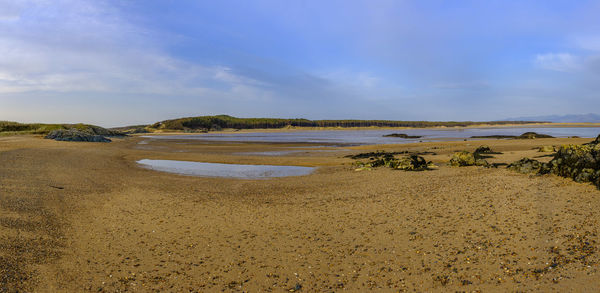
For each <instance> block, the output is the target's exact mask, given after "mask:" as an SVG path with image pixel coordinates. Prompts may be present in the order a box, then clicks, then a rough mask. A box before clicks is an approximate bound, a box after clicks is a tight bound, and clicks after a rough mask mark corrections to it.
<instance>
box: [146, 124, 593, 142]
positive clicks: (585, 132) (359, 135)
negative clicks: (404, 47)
mask: <svg viewBox="0 0 600 293" xmlns="http://www.w3.org/2000/svg"><path fill="white" fill-rule="evenodd" d="M530 131H531V132H537V133H542V134H548V135H552V136H555V137H569V136H579V137H590V138H592V137H596V136H598V134H600V127H498V128H490V127H486V128H466V129H439V128H437V129H431V128H430V129H425V128H422V129H387V130H321V131H294V132H264V133H207V134H198V135H167V136H144V137H147V138H155V139H193V140H202V141H230V142H274V143H277V142H280V143H281V142H284V143H294V142H296V143H323V144H327V145H331V144H339V145H349V144H350V145H351V144H355V145H361V144H397V143H413V142H419V141H436V140H442V139H449V138H456V139H464V138H470V137H471V136H487V135H521V134H523V133H524V132H530ZM390 133H405V134H408V135H418V136H422V138H418V139H404V138H397V137H383V135H386V134H390Z"/></svg>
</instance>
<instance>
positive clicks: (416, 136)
mask: <svg viewBox="0 0 600 293" xmlns="http://www.w3.org/2000/svg"><path fill="white" fill-rule="evenodd" d="M383 137H399V138H421V137H422V136H418V135H408V134H404V133H392V134H386V135H384V136H383Z"/></svg>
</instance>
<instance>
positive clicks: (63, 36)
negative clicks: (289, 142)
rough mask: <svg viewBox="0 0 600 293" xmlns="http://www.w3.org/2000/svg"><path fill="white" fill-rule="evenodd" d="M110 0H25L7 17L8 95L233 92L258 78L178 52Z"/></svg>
mask: <svg viewBox="0 0 600 293" xmlns="http://www.w3.org/2000/svg"><path fill="white" fill-rule="evenodd" d="M102 3H103V2H99V1H84V0H81V1H80V0H58V1H21V2H18V4H20V5H15V6H14V7H15V8H14V9H13V10H14V11H18V12H19V13H20V14H21V15H22V17H20V18H19V19H18V20H16V23H0V95H2V94H5V95H6V94H14V93H24V92H35V91H42V92H59V93H68V92H88V93H110V94H155V95H171V96H173V95H198V96H206V95H212V96H214V95H215V94H217V93H218V94H220V96H223V95H227V94H228V93H229V94H230V95H231V96H233V95H238V94H239V93H240V91H241V89H240V86H248V85H252V84H253V83H256V82H255V81H253V80H251V79H250V78H246V77H239V76H236V75H235V74H234V73H232V72H231V71H230V70H227V68H224V67H222V66H203V65H199V64H195V63H191V62H186V61H184V60H181V59H178V58H174V57H172V56H170V55H169V54H167V53H166V52H165V50H163V48H162V47H161V44H160V43H159V42H157V41H155V40H153V39H152V38H151V37H150V36H148V34H147V32H145V31H144V30H142V29H140V28H138V27H135V26H133V25H131V24H129V23H128V22H127V21H125V20H124V19H123V17H121V16H120V15H119V13H118V11H116V10H114V9H112V8H111V7H109V6H104V5H102ZM2 5H3V4H0V8H2V7H3V6H2ZM7 15H8V14H7ZM0 17H1V15H0ZM217 87H218V88H219V90H218V91H217V90H216V89H215V88H217ZM242 88H243V87H242ZM255 92H256V91H252V93H255ZM258 96H260V97H262V96H263V95H262V94H258ZM251 97H252V96H251V95H249V96H248V97H247V98H251Z"/></svg>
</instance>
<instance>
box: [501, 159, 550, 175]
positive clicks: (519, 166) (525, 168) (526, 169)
mask: <svg viewBox="0 0 600 293" xmlns="http://www.w3.org/2000/svg"><path fill="white" fill-rule="evenodd" d="M506 168H508V169H509V170H512V171H515V172H519V173H522V174H527V173H533V172H536V173H537V172H539V171H540V168H542V163H541V162H539V161H538V160H534V159H530V158H523V159H520V160H518V161H516V162H514V163H512V164H509V165H508V166H507V167H506Z"/></svg>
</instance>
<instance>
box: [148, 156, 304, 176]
mask: <svg viewBox="0 0 600 293" xmlns="http://www.w3.org/2000/svg"><path fill="white" fill-rule="evenodd" d="M137 163H138V164H140V165H142V166H143V167H144V168H148V169H152V170H156V171H163V172H169V173H176V174H181V175H190V176H201V177H227V178H239V179H265V178H273V177H287V176H302V175H308V174H310V173H312V172H313V171H314V170H315V168H312V167H300V166H273V165H238V164H218V163H201V162H189V161H174V160H148V159H144V160H139V161H137Z"/></svg>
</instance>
